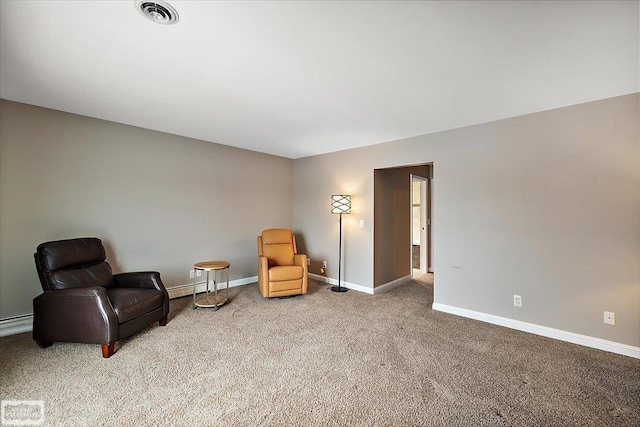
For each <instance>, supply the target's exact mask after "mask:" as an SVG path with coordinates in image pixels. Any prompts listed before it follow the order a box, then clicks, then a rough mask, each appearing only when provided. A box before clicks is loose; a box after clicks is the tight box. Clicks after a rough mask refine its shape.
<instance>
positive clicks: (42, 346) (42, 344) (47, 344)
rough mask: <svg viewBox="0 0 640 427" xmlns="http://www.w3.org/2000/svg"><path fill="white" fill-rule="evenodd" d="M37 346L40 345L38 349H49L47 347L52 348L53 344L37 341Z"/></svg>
mask: <svg viewBox="0 0 640 427" xmlns="http://www.w3.org/2000/svg"><path fill="white" fill-rule="evenodd" d="M36 344H38V347H40V348H47V347H51V346H52V345H53V343H52V342H49V341H38V340H36Z"/></svg>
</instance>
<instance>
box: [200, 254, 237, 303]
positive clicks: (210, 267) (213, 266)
mask: <svg viewBox="0 0 640 427" xmlns="http://www.w3.org/2000/svg"><path fill="white" fill-rule="evenodd" d="M230 266H231V264H229V263H228V262H227V261H203V262H197V263H195V264H193V270H194V271H193V309H194V310H195V309H196V308H197V307H215V309H216V310H217V309H218V308H219V307H220V306H222V305H224V304H225V303H226V302H227V298H226V297H223V296H222V295H218V272H219V271H222V270H226V271H227V290H226V296H227V297H228V296H229V267H230ZM197 270H202V271H206V272H207V281H206V284H207V285H206V286H207V287H206V291H205V293H204V295H203V296H201V297H200V298H197V299H196V277H197V276H198V273H197ZM211 271H213V294H211V293H210V292H209V273H210V272H211Z"/></svg>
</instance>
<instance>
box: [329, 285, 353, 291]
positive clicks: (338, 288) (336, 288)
mask: <svg viewBox="0 0 640 427" xmlns="http://www.w3.org/2000/svg"><path fill="white" fill-rule="evenodd" d="M331 290H332V291H333V292H347V291H348V290H349V289H347V288H345V287H344V286H337V285H336V286H332V287H331Z"/></svg>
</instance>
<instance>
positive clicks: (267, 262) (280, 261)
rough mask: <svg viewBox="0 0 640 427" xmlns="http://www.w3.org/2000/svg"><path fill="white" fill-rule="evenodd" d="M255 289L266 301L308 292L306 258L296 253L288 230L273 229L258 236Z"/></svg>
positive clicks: (293, 238) (293, 239) (294, 239)
mask: <svg viewBox="0 0 640 427" xmlns="http://www.w3.org/2000/svg"><path fill="white" fill-rule="evenodd" d="M258 286H259V287H260V293H261V294H262V296H263V297H265V298H271V297H283V296H287V295H299V294H306V293H307V256H306V255H303V254H298V249H297V247H296V236H294V235H293V233H292V232H291V230H288V229H282V228H274V229H270V230H264V231H263V232H262V235H261V236H258Z"/></svg>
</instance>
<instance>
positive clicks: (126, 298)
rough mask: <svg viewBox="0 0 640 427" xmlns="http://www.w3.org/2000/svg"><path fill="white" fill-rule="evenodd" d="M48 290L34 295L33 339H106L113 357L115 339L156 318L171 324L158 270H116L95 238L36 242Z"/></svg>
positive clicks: (106, 352)
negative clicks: (123, 271)
mask: <svg viewBox="0 0 640 427" xmlns="http://www.w3.org/2000/svg"><path fill="white" fill-rule="evenodd" d="M33 255H34V258H35V261H36V269H37V270H38V276H39V277H40V283H41V284H42V289H43V290H44V293H42V294H40V295H39V296H37V297H36V298H34V300H33V339H34V340H35V341H36V343H37V344H38V345H39V346H40V347H42V348H45V347H49V346H50V345H51V344H53V343H54V342H56V341H58V342H80V343H92V344H101V345H102V356H103V357H111V355H113V353H114V349H115V342H116V341H119V340H121V339H123V338H126V337H128V336H129V335H132V334H134V333H136V332H138V331H140V330H141V329H143V328H145V327H147V326H149V325H150V324H151V323H153V322H159V323H160V326H164V325H166V324H167V316H168V314H169V294H168V293H167V290H166V289H165V287H164V285H163V284H162V281H161V280H160V273H158V272H156V271H148V272H137V273H121V274H115V275H114V274H112V272H111V267H110V266H109V264H108V263H107V262H106V261H105V260H106V254H105V250H104V247H103V246H102V241H101V240H100V239H97V238H93V237H90V238H81V239H69V240H58V241H55V242H47V243H42V244H40V245H38V248H37V250H36V253H35V254H33Z"/></svg>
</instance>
